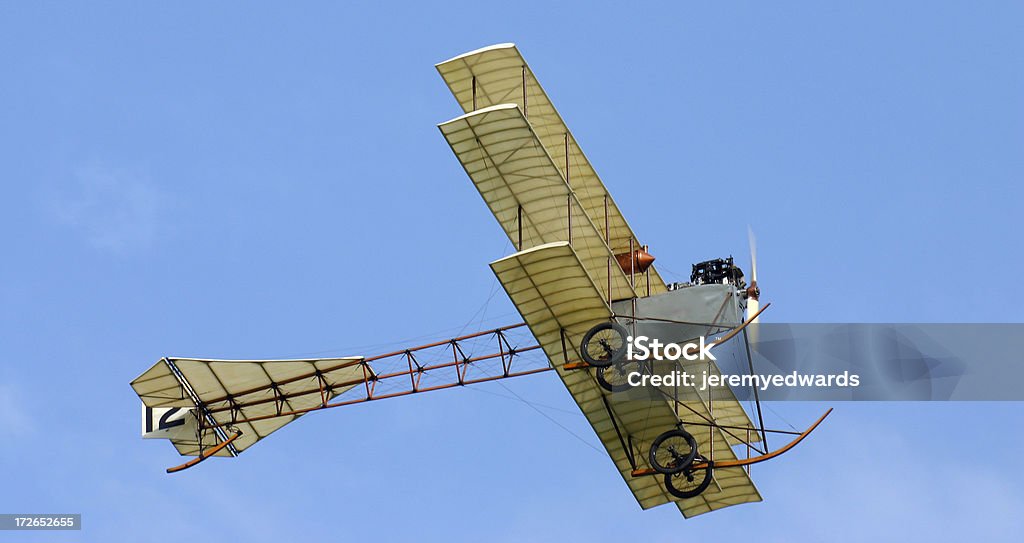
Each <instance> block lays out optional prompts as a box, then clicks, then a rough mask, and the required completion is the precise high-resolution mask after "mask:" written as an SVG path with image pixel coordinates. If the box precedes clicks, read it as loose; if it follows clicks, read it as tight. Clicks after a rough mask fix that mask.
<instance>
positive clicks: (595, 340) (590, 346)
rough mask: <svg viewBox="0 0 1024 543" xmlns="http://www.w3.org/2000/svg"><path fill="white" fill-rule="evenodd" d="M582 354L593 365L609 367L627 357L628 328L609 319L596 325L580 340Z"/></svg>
mask: <svg viewBox="0 0 1024 543" xmlns="http://www.w3.org/2000/svg"><path fill="white" fill-rule="evenodd" d="M580 356H582V357H583V360H585V361H586V362H587V364H590V365H591V366H594V367H598V368H607V367H608V366H611V365H612V364H614V363H615V362H621V361H623V360H624V359H625V357H626V329H625V328H623V327H622V325H621V324H619V323H617V322H612V321H607V322H602V323H600V324H598V325H597V326H594V327H593V328H591V329H590V330H588V331H587V333H586V335H584V336H583V341H581V342H580Z"/></svg>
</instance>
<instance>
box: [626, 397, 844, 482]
mask: <svg viewBox="0 0 1024 543" xmlns="http://www.w3.org/2000/svg"><path fill="white" fill-rule="evenodd" d="M830 413H832V408H831V407H830V408H828V411H825V414H824V415H822V416H821V418H819V419H818V420H817V421H815V422H814V424H812V425H811V426H810V428H808V429H806V430H804V431H803V433H801V434H800V435H799V436H797V437H796V439H794V440H793V441H790V442H789V443H787V444H786V446H785V447H782V448H781V449H775V450H774V451H772V452H770V453H767V454H762V455H758V456H752V457H750V458H742V459H737V460H724V461H722V462H715V463H714V464H713V465H712V466H711V467H712V468H716V469H717V468H734V467H739V466H750V465H753V464H758V463H760V462H764V461H766V460H771V459H772V458H775V457H776V456H779V455H781V454H783V453H785V452H787V451H789V450H790V449H792V448H793V447H796V446H797V445H798V444H799V443H800V442H801V441H803V440H804V438H805V437H807V436H809V435H810V434H811V432H813V431H814V429H815V428H817V427H818V425H819V424H821V423H822V421H824V420H825V417H827V416H829V414H830ZM706 467H708V463H707V462H701V463H699V464H694V465H692V466H690V469H693V470H698V469H704V468H706ZM657 474H658V472H657V471H654V470H653V469H650V468H648V469H640V470H633V472H632V475H633V477H642V476H644V475H657Z"/></svg>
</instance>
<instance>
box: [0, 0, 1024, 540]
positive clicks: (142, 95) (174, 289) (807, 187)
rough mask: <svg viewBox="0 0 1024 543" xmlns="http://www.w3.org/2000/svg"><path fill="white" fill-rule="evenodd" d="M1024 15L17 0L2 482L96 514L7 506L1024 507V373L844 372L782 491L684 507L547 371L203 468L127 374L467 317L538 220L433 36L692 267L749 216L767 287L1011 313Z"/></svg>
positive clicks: (455, 513) (251, 514)
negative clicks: (520, 207)
mask: <svg viewBox="0 0 1024 543" xmlns="http://www.w3.org/2000/svg"><path fill="white" fill-rule="evenodd" d="M1022 23H1024V8H1022V6H1021V5H1020V4H1019V3H1010V2H1002V3H1001V2H986V3H983V4H975V3H967V2H961V3H946V2H940V3H934V2H916V3H915V2H907V3H900V4H898V5H894V4H893V3H890V2H858V3H855V4H852V5H847V4H840V3H835V2H829V3H813V4H811V3H805V4H803V5H785V6H779V5H771V6H765V5H762V3H739V4H730V5H728V6H719V5H714V6H710V5H691V4H685V5H681V3H665V4H650V5H646V6H632V5H628V4H626V3H622V2H616V3H585V4H572V3H558V4H554V3H550V2H539V3H534V2H526V1H524V2H518V3H514V4H508V3H505V4H499V5H493V6H492V5H487V4H484V3H479V2H468V3H445V4H443V5H442V4H437V3H414V4H409V5H404V4H383V3H359V4H355V3H351V5H337V4H333V3H330V4H329V3H311V4H309V5H303V6H301V7H298V6H296V5H294V4H288V5H274V4H263V3H245V4H242V3H235V4H230V5H218V6H213V7H211V6H209V5H205V4H200V3H195V4H191V5H187V6H178V5H173V6H172V5H169V4H166V3H161V4H152V5H147V6H140V5H137V4H136V3H125V4H114V3H102V4H101V5H97V4H96V3H92V4H89V5H86V4H77V5H66V4H57V3H42V2H39V3H35V2H32V3H28V2H22V3H15V2H5V3H3V4H2V5H0V73H2V74H3V84H2V85H0V103H2V104H3V106H2V107H0V148H2V149H3V153H2V156H3V160H2V161H0V211H2V213H0V228H2V231H3V232H4V237H3V239H4V251H3V258H2V262H3V265H2V266H0V330H2V334H0V472H2V474H3V477H4V487H5V489H4V491H3V492H0V512H44V511H53V512H81V513H83V515H84V524H85V526H86V528H85V529H84V530H83V531H82V532H79V533H64V534H42V535H36V534H28V533H24V534H11V535H6V536H3V537H0V539H4V540H7V539H10V540H12V541H14V540H19V541H21V540H25V541H33V540H82V541H110V540H119V539H125V538H127V537H128V536H127V535H126V534H130V535H131V539H134V540H152V541H166V540H172V539H175V540H180V538H181V537H193V538H198V539H195V540H201V541H202V540H210V539H212V538H214V537H219V536H224V537H232V538H237V539H244V540H252V541H272V540H280V538H281V537H285V538H287V537H289V536H290V535H291V534H296V533H301V534H302V535H303V536H308V537H320V538H324V537H340V538H341V539H342V540H350V539H351V540H357V539H362V540H365V539H379V540H409V539H412V538H417V539H420V540H425V541H433V540H445V541H449V540H467V541H478V540H481V539H482V540H486V541H503V540H523V539H526V540H537V541H554V540H565V539H566V538H569V539H570V540H583V541H622V540H623V539H624V538H630V539H635V538H643V539H645V540H650V541H670V540H678V539H680V538H695V539H696V538H701V537H704V538H707V537H719V538H738V537H758V538H760V539H762V540H765V541H792V540H801V539H803V540H808V541H821V540H838V541H859V540H862V539H863V538H865V537H867V536H872V537H873V539H880V540H952V539H954V538H958V537H970V538H971V539H972V540H989V541H995V540H1013V539H1015V538H1016V535H1017V534H1019V533H1020V531H1021V530H1022V529H1024V521H1022V520H1021V518H1020V516H1019V512H1020V511H1021V510H1022V509H1024V475H1021V472H1020V470H1019V469H1016V467H1015V466H1016V462H1017V461H1018V456H1019V453H1020V452H1021V449H1022V446H1024V438H1022V437H1021V435H1020V432H1018V431H1016V429H1018V428H1020V427H1021V426H1022V424H1024V409H1022V406H1021V405H1020V404H1016V403H956V404H953V403H947V404H938V403H935V404H911V403H879V404H868V403H859V404H852V403H846V404H840V405H836V406H835V407H836V412H835V413H834V415H833V417H831V418H830V419H829V421H828V423H827V424H826V425H824V426H823V427H822V428H821V429H819V430H818V431H817V432H816V433H815V434H814V435H813V436H812V438H811V439H809V440H808V441H807V442H806V444H803V445H801V446H800V447H799V448H798V449H796V450H794V451H793V452H792V453H789V454H787V456H786V457H785V458H784V459H782V460H780V461H775V462H772V463H769V464H766V465H764V466H763V467H761V466H758V467H757V468H755V470H754V476H755V479H756V481H757V483H758V484H759V486H760V488H761V491H762V494H763V495H764V496H765V502H763V503H761V504H756V505H747V506H741V507H734V508H730V509H727V510H725V511H721V512H718V513H715V514H711V515H705V516H703V517H700V518H697V519H693V520H689V521H685V520H683V519H682V517H681V516H680V515H679V514H678V512H677V511H676V510H675V509H674V508H668V507H664V508H659V509H655V510H651V511H647V512H642V511H640V509H639V507H638V506H637V505H636V503H635V502H634V501H633V498H632V497H631V495H630V493H629V491H628V490H627V488H626V486H625V485H624V484H623V482H622V481H621V479H620V478H619V477H618V476H617V475H616V474H615V473H614V470H613V469H612V464H611V462H610V461H609V460H608V459H607V458H606V457H604V456H602V455H601V454H598V453H596V452H595V451H593V450H591V449H590V448H588V447H587V446H586V445H584V444H583V443H580V441H579V440H577V438H575V437H573V436H572V435H570V434H569V433H567V432H566V431H565V430H563V429H562V428H561V427H559V426H557V425H555V424H553V423H552V422H550V421H549V420H548V419H546V418H544V417H542V416H540V415H538V414H537V413H536V412H535V411H534V410H533V409H532V408H530V407H529V406H527V405H524V404H523V403H522V402H520V401H518V400H516V399H514V398H510V397H512V396H513V394H512V392H514V393H515V394H517V395H519V396H521V397H523V398H526V399H528V400H530V401H531V402H535V403H536V404H540V405H543V406H546V407H542V409H544V410H545V412H546V413H548V414H549V415H550V416H551V417H553V418H555V419H556V420H558V421H559V422H560V424H562V425H563V426H565V427H567V428H569V429H570V430H572V431H573V432H575V433H576V434H578V435H580V436H583V437H584V439H586V440H588V441H589V442H590V443H596V442H597V440H596V438H595V437H594V436H593V433H592V431H591V430H590V429H589V427H588V426H587V424H586V422H585V420H584V419H583V417H582V415H579V414H578V412H577V411H575V408H574V405H573V403H572V401H571V399H570V398H569V396H568V394H567V393H566V391H565V390H564V388H563V387H562V385H561V383H559V382H558V380H557V379H555V378H554V376H553V375H550V374H544V375H539V376H531V377H525V378H520V379H518V380H512V381H509V382H507V383H503V384H491V385H486V386H480V387H475V388H467V389H459V390H453V391H446V392H438V393H433V394H428V395H423V396H418V397H412V398H403V399H398V400H392V401H388V402H379V403H374V404H368V405H361V406H355V407H351V408H345V409H339V410H335V411H334V412H329V413H320V414H316V415H314V416H310V417H306V418H305V419H303V420H300V421H298V422H296V423H295V424H292V425H290V426H288V427H287V428H286V429H284V430H282V431H281V432H280V433H279V434H276V435H274V436H273V438H272V439H269V440H267V441H266V442H263V443H261V444H260V445H259V446H257V447H255V448H253V449H252V450H251V451H248V452H247V453H246V454H244V455H243V456H242V457H240V458H238V459H235V460H229V461H219V462H215V461H211V462H208V463H207V464H204V465H202V466H200V467H198V468H196V469H193V470H190V471H188V472H184V473H181V474H179V475H177V476H168V475H166V474H164V472H163V469H164V468H165V467H167V466H169V465H172V464H174V463H177V462H178V457H177V456H176V454H175V453H174V452H173V450H172V449H171V447H170V446H169V445H168V444H166V443H163V442H159V441H152V440H151V441H143V440H141V439H139V438H138V430H139V421H138V417H139V409H138V400H137V398H136V397H135V396H134V394H133V392H132V390H131V388H130V387H129V386H128V381H130V380H131V379H132V378H134V377H135V376H136V375H138V374H139V373H141V371H143V370H144V369H146V368H147V367H149V365H151V364H152V363H153V362H154V361H156V360H157V359H158V358H159V357H161V356H163V355H187V356H206V357H223V358H246V357H287V356H303V355H308V354H311V353H318V354H336V355H355V354H372V353H371V352H362V351H361V350H359V347H360V346H363V345H370V344H392V343H395V342H398V344H401V342H400V340H402V339H405V338H414V337H423V336H427V337H434V338H443V337H446V335H447V334H448V333H450V332H451V331H452V330H458V329H460V328H461V327H463V326H464V325H465V324H466V323H467V322H468V320H469V319H470V317H471V316H472V315H473V314H474V313H475V312H477V310H478V309H480V308H481V306H482V305H483V304H484V301H485V300H486V299H487V298H488V296H489V295H490V294H491V293H492V292H493V289H494V286H495V282H494V279H493V276H492V275H491V273H490V271H489V270H488V268H487V263H488V262H490V261H492V260H494V259H496V258H498V257H501V256H503V255H505V254H507V253H508V252H509V246H508V244H507V242H506V240H505V239H504V237H503V235H502V233H501V230H500V229H499V227H498V226H497V224H496V222H495V221H494V219H493V218H492V217H491V216H490V215H489V213H488V212H487V210H486V208H485V206H484V204H483V203H482V201H481V200H480V197H479V196H478V195H477V194H476V193H475V191H474V190H473V188H472V186H471V184H470V182H469V180H468V179H467V178H466V176H465V174H464V173H463V172H462V170H461V168H460V166H459V165H458V163H457V161H456V160H455V158H454V157H453V156H452V153H451V152H450V150H449V149H448V148H447V145H446V144H445V142H444V140H443V138H442V137H441V135H440V134H439V133H438V131H437V128H436V124H437V123H440V122H443V121H446V120H448V119H450V118H452V117H455V116H457V115H458V114H459V113H460V112H459V110H458V107H457V105H456V103H455V101H454V100H453V99H452V98H451V96H450V94H449V93H448V91H447V89H446V88H445V86H444V84H443V82H442V81H441V80H440V78H439V77H438V76H437V74H436V72H435V71H434V68H433V65H434V63H436V62H439V61H441V60H444V59H447V58H449V57H451V56H454V55H456V54H459V53H462V52H465V51H468V50H471V49H475V48H477V47H481V46H484V45H488V44H492V43H498V42H506V41H513V42H516V43H517V44H519V46H520V48H521V50H522V51H523V53H524V55H525V56H526V58H527V60H528V61H529V62H530V64H531V67H532V68H533V70H534V72H535V74H536V75H537V77H538V78H539V79H540V81H541V82H542V84H543V85H544V86H545V88H546V90H547V91H548V93H549V95H550V96H551V97H552V99H553V101H554V103H555V105H556V107H558V108H559V110H560V111H561V113H562V115H563V117H564V118H565V119H566V121H567V123H568V124H569V126H570V127H571V129H572V130H573V132H574V134H575V136H576V138H577V140H578V141H579V142H580V144H581V146H582V147H583V148H584V149H585V151H586V152H587V154H588V156H589V157H590V158H591V160H592V161H593V163H594V164H595V166H596V168H597V170H598V172H599V173H600V174H601V176H602V178H603V179H604V181H605V183H606V184H607V185H608V186H609V188H610V190H611V191H612V192H613V194H614V196H615V198H616V200H617V201H618V203H619V205H620V207H621V208H622V209H623V211H624V212H625V214H626V217H627V218H628V219H629V220H630V222H631V224H632V226H633V228H634V230H635V231H636V232H637V233H638V235H639V236H640V237H641V238H642V239H643V240H644V241H645V243H649V244H650V245H651V250H652V252H653V253H654V254H655V255H656V256H657V257H658V263H657V264H658V265H659V269H660V270H661V271H662V272H663V273H664V274H665V275H666V276H667V277H668V278H669V279H670V280H678V279H681V278H683V276H685V275H688V270H689V265H690V264H691V263H693V262H696V261H700V260H704V259H707V258H713V257H718V256H725V255H728V254H735V255H737V256H741V255H744V254H745V253H746V225H747V224H748V223H749V224H752V225H753V227H754V228H755V230H756V232H757V234H758V238H759V257H760V262H759V265H760V277H759V279H760V280H761V283H762V289H763V292H764V298H763V299H766V300H770V301H772V302H774V305H773V307H772V309H771V310H769V312H768V313H766V315H765V318H766V319H768V320H771V321H776V322H1020V316H1019V314H1018V313H1017V311H1018V305H1019V304H1017V303H1015V298H1016V297H1017V296H1016V294H1015V292H1016V290H1015V288H1016V287H1015V285H1016V282H1017V280H1018V277H1017V276H1018V274H1019V273H1020V271H1021V270H1022V269H1024V257H1022V255H1021V249H1020V247H1021V244H1020V241H1019V240H1018V239H1017V233H1018V232H1019V230H1020V229H1019V215H1020V212H1021V209H1022V204H1024V189H1022V188H1021V183H1020V180H1021V174H1022V173H1024V159H1022V156H1024V154H1022V153H1021V149H1024V106H1022V101H1021V96H1024V79H1022V75H1021V73H1022V72H1021V70H1020V67H1019V64H1020V59H1021V58H1022V56H1024V39H1022V38H1021V32H1020V30H1021V25H1022ZM453 254H454V255H456V256H457V258H456V259H454V260H453V259H452V258H450V257H451V255H453ZM741 258H742V257H741ZM744 259H745V258H744ZM486 309H487V313H486V322H487V323H488V324H503V323H512V322H517V320H518V319H517V315H516V314H515V312H514V308H513V307H512V306H511V304H510V303H509V302H508V301H507V300H505V299H504V298H503V297H502V296H496V297H495V298H494V299H493V300H492V301H491V303H490V304H488V305H487V308H486ZM413 343H416V342H415V341H413ZM1011 362H1012V361H1011ZM1017 362H1020V361H1017ZM505 387H507V388H505ZM825 407H826V406H823V405H818V404H796V403H790V404H776V405H773V406H772V409H773V411H774V412H775V413H777V414H779V415H781V416H782V417H783V418H784V419H785V420H787V421H790V422H791V423H793V424H794V425H797V426H800V425H806V424H807V423H809V422H810V421H812V420H813V419H814V418H816V416H817V415H818V413H820V411H822V410H823V409H824V408H825Z"/></svg>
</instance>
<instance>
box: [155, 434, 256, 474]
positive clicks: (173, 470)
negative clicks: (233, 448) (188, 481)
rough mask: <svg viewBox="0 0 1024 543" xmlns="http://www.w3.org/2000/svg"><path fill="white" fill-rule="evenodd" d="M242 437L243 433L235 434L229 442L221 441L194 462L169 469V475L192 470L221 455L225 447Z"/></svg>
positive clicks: (200, 454)
mask: <svg viewBox="0 0 1024 543" xmlns="http://www.w3.org/2000/svg"><path fill="white" fill-rule="evenodd" d="M240 437H242V432H241V431H238V432H235V434H234V435H232V436H231V437H229V438H228V439H227V441H221V442H220V443H218V444H217V445H215V446H213V447H211V448H209V449H207V450H205V451H202V452H200V453H199V456H197V457H195V458H193V459H192V460H189V461H188V462H185V463H184V464H182V465H180V466H174V467H173V468H167V473H177V472H179V471H182V470H186V469H188V468H191V467H192V466H194V465H196V464H198V463H200V462H202V461H203V460H206V459H207V458H209V457H211V456H213V455H215V454H217V453H219V452H220V451H221V449H223V448H224V447H227V446H228V445H230V444H231V443H233V442H234V441H235V440H236V439H238V438H240Z"/></svg>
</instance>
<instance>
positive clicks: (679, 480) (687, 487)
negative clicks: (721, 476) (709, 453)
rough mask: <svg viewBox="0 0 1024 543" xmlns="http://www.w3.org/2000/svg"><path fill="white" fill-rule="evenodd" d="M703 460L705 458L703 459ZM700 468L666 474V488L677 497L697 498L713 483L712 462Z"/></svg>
mask: <svg viewBox="0 0 1024 543" xmlns="http://www.w3.org/2000/svg"><path fill="white" fill-rule="evenodd" d="M701 460H703V459H701ZM707 464H708V465H707V466H705V467H703V468H700V469H696V470H694V469H690V468H686V469H684V470H683V471H680V472H679V473H669V474H665V488H666V489H668V492H669V494H672V495H673V496H675V497H677V498H682V499H684V500H685V499H688V498H695V497H697V496H699V495H700V494H701V492H704V491H705V490H707V488H708V485H710V484H711V470H712V469H713V468H712V466H711V462H708V463H707Z"/></svg>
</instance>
